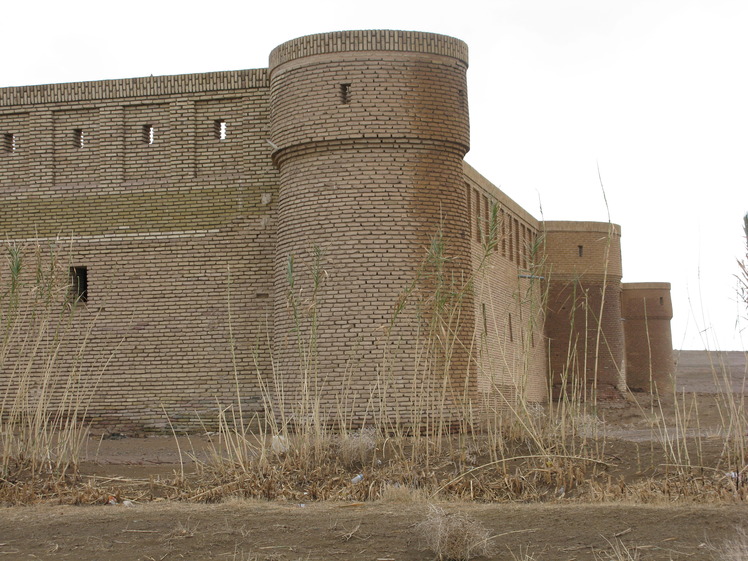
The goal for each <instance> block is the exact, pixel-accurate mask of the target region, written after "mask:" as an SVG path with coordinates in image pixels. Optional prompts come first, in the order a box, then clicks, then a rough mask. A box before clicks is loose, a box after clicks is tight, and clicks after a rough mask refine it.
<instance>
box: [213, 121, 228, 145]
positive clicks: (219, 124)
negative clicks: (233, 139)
mask: <svg viewBox="0 0 748 561" xmlns="http://www.w3.org/2000/svg"><path fill="white" fill-rule="evenodd" d="M215 130H216V139H217V140H226V121H225V120H223V119H218V120H217V121H216V122H215Z"/></svg>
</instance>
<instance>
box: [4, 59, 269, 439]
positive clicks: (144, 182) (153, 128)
mask: <svg viewBox="0 0 748 561" xmlns="http://www.w3.org/2000/svg"><path fill="white" fill-rule="evenodd" d="M221 121H223V122H224V123H225V125H224V126H225V132H226V134H225V138H223V139H222V138H221V137H220V127H221V125H220V122H221ZM0 133H3V135H4V139H7V138H8V135H12V140H13V145H12V146H9V145H8V144H7V143H6V145H5V146H3V151H2V153H0V197H1V201H0V204H1V205H2V212H1V213H0V236H2V238H3V240H8V241H10V243H12V244H16V245H17V246H20V247H23V248H25V249H26V253H27V257H28V255H30V254H33V248H34V246H36V245H37V244H38V245H39V246H40V248H41V249H42V253H46V254H49V251H50V248H54V253H55V254H56V255H57V257H58V259H59V263H60V265H61V269H62V270H61V274H62V275H63V276H64V277H65V281H67V275H68V268H69V267H73V266H74V267H78V268H82V267H85V269H86V273H87V283H88V287H87V288H88V291H87V296H88V301H87V303H85V304H78V305H77V306H76V317H75V321H74V323H73V325H72V328H71V329H72V330H73V332H72V333H71V334H70V336H69V337H66V344H65V345H64V347H63V348H62V349H61V352H60V356H59V358H58V360H57V365H58V367H59V368H60V369H62V370H65V369H70V368H71V365H72V364H74V363H75V361H76V360H77V359H76V356H77V353H78V352H79V351H80V350H81V349H82V348H83V347H84V341H85V349H86V352H85V353H84V364H83V365H82V369H83V371H84V372H90V373H96V372H100V371H101V368H102V364H104V362H105V361H107V360H109V361H110V362H109V365H108V366H107V368H106V370H105V373H104V375H103V377H102V379H101V380H100V382H99V384H98V388H97V391H96V397H95V399H94V402H93V403H92V408H91V410H90V414H91V417H92V418H93V419H95V421H96V423H97V424H99V425H103V426H106V427H107V428H108V429H109V430H115V431H116V430H128V431H132V430H162V429H164V428H166V427H167V426H168V425H167V421H166V418H165V415H164V412H163V409H162V407H163V408H164V409H165V410H166V411H167V413H168V415H169V416H170V417H171V420H172V422H173V423H174V424H175V426H176V427H178V428H179V427H183V426H190V427H195V426H198V418H197V415H200V416H201V417H203V418H204V419H206V420H207V421H208V422H210V420H211V419H215V411H216V407H217V402H220V403H222V404H224V405H227V404H230V403H232V401H234V396H235V388H234V363H233V360H232V354H231V349H230V337H229V333H228V325H229V321H228V306H229V289H230V294H231V298H230V303H231V308H232V321H233V332H234V334H235V345H236V363H237V364H236V366H237V367H238V368H237V372H238V375H239V380H240V382H241V384H242V386H243V388H244V391H243V395H244V396H246V403H245V406H246V407H247V409H248V410H255V411H257V410H260V408H261V404H260V398H259V395H258V391H257V382H256V380H257V377H256V373H255V366H254V361H253V358H252V350H253V348H254V347H255V345H257V344H258V342H259V344H260V345H261V344H262V341H264V340H267V337H266V336H265V335H264V334H265V333H266V332H267V325H268V317H269V316H271V314H272V294H273V282H272V267H273V265H272V264H273V257H272V256H273V249H274V241H275V218H274V213H275V208H276V204H277V190H278V188H277V172H276V170H275V169H274V167H273V165H272V162H271V159H270V152H271V148H270V146H269V145H268V144H267V142H266V139H267V138H268V136H269V87H268V74H267V71H266V70H249V71H241V72H222V73H215V74H204V75H186V76H168V77H159V78H139V79H133V80H112V81H104V82H92V83H83V84H58V85H51V86H32V87H23V88H7V89H4V90H0ZM29 252H30V253H29ZM32 261H33V260H32V259H28V258H27V260H26V265H27V268H26V272H27V274H28V276H27V277H26V278H27V280H28V281H29V282H31V283H33V275H34V270H33V262H32ZM5 273H6V272H5V271H4V272H3V275H5ZM4 278H5V279H6V280H7V276H5V277H4ZM0 280H3V279H0ZM93 322H95V325H94V326H93V327H90V326H91V325H92V323H93ZM89 328H90V333H89ZM260 356H261V359H260V367H261V368H263V367H267V365H268V359H269V354H268V353H267V352H265V353H262V354H261V355H260ZM3 375H4V376H7V375H9V374H8V373H7V372H4V373H3Z"/></svg>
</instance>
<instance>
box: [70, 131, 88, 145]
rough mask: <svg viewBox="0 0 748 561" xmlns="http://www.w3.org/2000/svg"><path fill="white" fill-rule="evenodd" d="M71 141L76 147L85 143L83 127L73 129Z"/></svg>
mask: <svg viewBox="0 0 748 561" xmlns="http://www.w3.org/2000/svg"><path fill="white" fill-rule="evenodd" d="M73 142H74V144H75V147H76V148H83V147H84V146H85V145H86V138H85V136H84V135H83V129H73Z"/></svg>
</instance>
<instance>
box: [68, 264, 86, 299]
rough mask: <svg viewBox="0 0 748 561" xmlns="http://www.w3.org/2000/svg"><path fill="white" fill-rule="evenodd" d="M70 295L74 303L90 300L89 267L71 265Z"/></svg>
mask: <svg viewBox="0 0 748 561" xmlns="http://www.w3.org/2000/svg"><path fill="white" fill-rule="evenodd" d="M70 297H71V300H72V301H73V303H77V302H88V269H87V268H86V267H70Z"/></svg>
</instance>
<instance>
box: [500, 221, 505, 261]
mask: <svg viewBox="0 0 748 561" xmlns="http://www.w3.org/2000/svg"><path fill="white" fill-rule="evenodd" d="M500 216H501V255H502V256H503V257H506V214H504V209H501V211H500Z"/></svg>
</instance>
